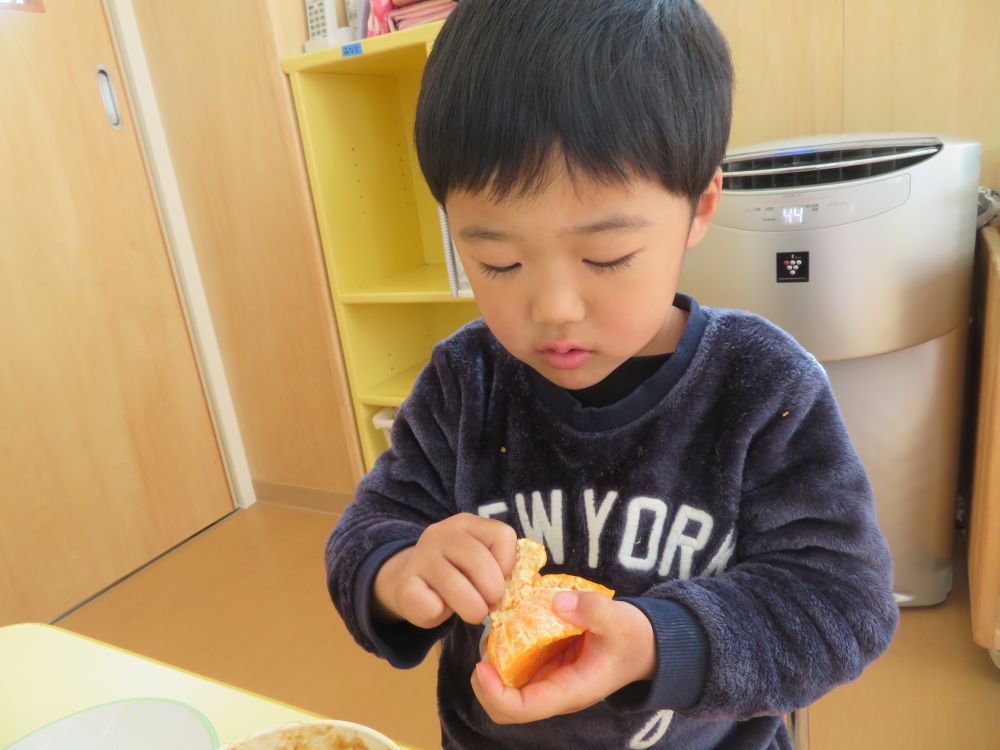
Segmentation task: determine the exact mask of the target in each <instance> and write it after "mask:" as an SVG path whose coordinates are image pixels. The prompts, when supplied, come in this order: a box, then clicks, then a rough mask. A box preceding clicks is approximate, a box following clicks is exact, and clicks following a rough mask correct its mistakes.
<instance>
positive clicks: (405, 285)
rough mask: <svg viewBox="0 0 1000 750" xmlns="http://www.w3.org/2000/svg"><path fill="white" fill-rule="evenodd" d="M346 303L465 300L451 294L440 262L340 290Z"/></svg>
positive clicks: (342, 299) (465, 300)
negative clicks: (348, 289)
mask: <svg viewBox="0 0 1000 750" xmlns="http://www.w3.org/2000/svg"><path fill="white" fill-rule="evenodd" d="M339 296H340V301H341V302H342V303H344V304H345V305H354V304H369V303H373V302H374V303H385V302H390V303H392V302H395V303H406V302H468V301H469V298H466V297H454V296H452V294H451V289H450V287H449V286H448V273H447V272H446V271H445V268H444V266H443V265H424V266H420V267H418V268H414V269H411V270H409V271H405V272H404V273H400V274H397V275H395V276H390V277H389V278H387V279H383V280H381V281H379V282H377V283H373V284H368V285H367V286H365V287H360V288H356V289H351V290H350V291H345V292H341V293H340V295H339Z"/></svg>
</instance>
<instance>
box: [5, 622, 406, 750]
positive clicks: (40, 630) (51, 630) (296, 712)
mask: <svg viewBox="0 0 1000 750" xmlns="http://www.w3.org/2000/svg"><path fill="white" fill-rule="evenodd" d="M15 631H16V632H17V633H18V635H21V634H23V633H24V632H25V631H29V634H30V635H34V634H36V633H37V634H40V635H43V636H44V635H45V634H58V635H59V637H67V638H70V639H76V640H78V641H80V642H83V643H87V644H90V645H91V646H96V647H98V648H102V649H107V650H109V651H110V652H112V653H117V654H120V655H123V656H125V657H128V658H130V659H135V660H138V662H139V663H142V664H148V665H152V666H154V667H156V668H159V669H164V670H167V671H168V672H167V673H175V674H179V675H181V676H183V677H186V678H189V679H191V680H194V681H196V682H200V683H205V684H207V685H211V686H213V687H215V688H221V689H223V690H226V691H230V692H233V693H236V694H238V695H242V696H245V697H246V698H249V699H252V700H254V701H261V702H263V703H266V704H270V705H271V706H273V707H275V708H278V709H281V710H283V711H285V712H287V713H288V714H290V715H291V716H289V717H288V722H289V723H290V722H294V721H314V720H323V719H328V718H330V717H327V716H323V715H321V714H317V713H315V712H313V711H308V710H306V709H303V708H300V707H298V706H293V705H291V704H289V703H285V702H284V701H280V700H276V699H274V698H269V697H267V696H265V695H261V694H259V693H255V692H253V691H251V690H245V689H244V688H241V687H238V686H236V685H231V684H229V683H226V682H222V681H221V680H216V679H214V678H212V677H207V676H205V675H202V674H198V673H197V672H192V671H190V670H187V669H183V668H181V667H177V666H174V665H173V664H169V663H167V662H163V661H160V660H159V659H154V658H152V657H149V656H144V655H143V654H139V653H136V652H134V651H130V650H128V649H125V648H120V647H118V646H115V645H113V644H110V643H107V642H105V641H101V640H98V639H96V638H91V637H90V636H86V635H83V634H81V633H76V632H73V631H72V630H67V629H65V628H60V627H58V626H56V625H48V624H44V623H18V624H14V625H5V626H2V627H0V649H2V645H3V635H5V634H10V633H11V632H15ZM2 687H3V674H0V688H2ZM0 695H2V692H0ZM135 697H146V696H140V695H136V696H135ZM112 700H114V699H112ZM177 700H179V699H177ZM106 702H108V701H105V700H103V699H101V700H97V701H95V703H94V705H101V704H103V703H106ZM182 702H185V701H182ZM186 702H187V703H188V705H191V706H192V707H193V708H195V709H197V710H198V711H199V712H201V713H202V714H204V715H205V716H206V717H207V718H208V720H209V721H211V722H212V725H213V728H214V729H215V730H216V731H217V733H218V734H219V741H220V743H222V744H223V745H224V744H227V743H229V742H233V741H235V740H236V739H239V737H229V736H226V735H224V734H223V732H221V731H219V727H218V726H217V725H216V723H215V720H214V719H216V718H217V717H213V716H210V715H209V712H208V711H206V710H204V708H203V707H202V706H199V705H197V703H194V702H191V701H186ZM75 712H76V711H75V710H69V711H66V710H57V711H55V714H56V715H52V716H51V717H49V718H48V720H47V721H45V722H44V723H41V724H38V725H37V726H33V727H31V728H29V729H28V731H26V732H24V731H17V732H15V733H14V734H13V735H12V736H10V737H4V732H3V730H4V729H5V727H3V726H0V747H7V746H8V745H9V744H11V743H13V742H17V741H18V740H20V739H22V738H23V737H25V736H27V735H29V734H31V732H34V731H37V730H38V729H41V728H42V727H44V726H46V725H47V724H49V723H51V722H52V721H56V720H58V719H61V718H63V717H64V716H68V715H70V714H72V713H75ZM267 728H268V727H266V726H265V727H260V728H259V729H257V730H254V731H262V730H264V729H267ZM22 729H23V727H22ZM373 729H377V727H373ZM252 733H253V732H248V733H247V734H252ZM397 744H398V745H399V746H400V747H401V748H403V750H418V748H415V747H413V746H412V745H406V744H404V743H401V742H398V741H397Z"/></svg>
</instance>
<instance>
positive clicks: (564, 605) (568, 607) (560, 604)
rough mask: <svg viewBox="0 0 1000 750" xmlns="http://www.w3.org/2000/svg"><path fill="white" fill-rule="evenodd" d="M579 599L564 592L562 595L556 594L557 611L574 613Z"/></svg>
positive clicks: (572, 594)
mask: <svg viewBox="0 0 1000 750" xmlns="http://www.w3.org/2000/svg"><path fill="white" fill-rule="evenodd" d="M578 601H579V597H578V596H577V595H576V594H574V593H572V592H570V591H564V592H562V593H560V594H556V598H555V599H554V601H553V603H554V604H555V605H556V608H557V609H561V610H562V611H563V612H572V611H574V610H575V609H576V605H577V602H578Z"/></svg>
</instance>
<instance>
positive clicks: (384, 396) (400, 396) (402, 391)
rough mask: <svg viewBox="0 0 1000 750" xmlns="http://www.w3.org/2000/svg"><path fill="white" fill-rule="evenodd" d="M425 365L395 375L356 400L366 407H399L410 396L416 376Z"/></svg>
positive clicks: (415, 366)
mask: <svg viewBox="0 0 1000 750" xmlns="http://www.w3.org/2000/svg"><path fill="white" fill-rule="evenodd" d="M426 365H427V363H426V362H421V363H420V364H418V365H414V366H413V367H410V368H407V369H406V370H403V371H402V372H400V373H397V374H396V375H394V376H393V377H391V378H389V379H388V380H386V381H384V382H382V383H379V384H378V385H377V386H375V387H374V388H371V389H369V390H367V391H365V392H364V393H362V394H361V395H360V397H359V399H358V400H359V401H361V403H363V404H367V405H368V406H399V405H400V404H402V403H403V400H404V399H405V398H406V397H407V396H408V395H410V391H411V390H413V384H414V383H415V382H416V380H417V376H418V375H419V374H420V371H421V370H423V369H424V367H425V366H426Z"/></svg>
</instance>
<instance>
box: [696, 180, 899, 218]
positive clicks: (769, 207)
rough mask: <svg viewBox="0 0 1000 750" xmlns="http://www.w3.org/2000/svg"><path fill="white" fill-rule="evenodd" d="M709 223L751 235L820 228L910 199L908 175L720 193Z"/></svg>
mask: <svg viewBox="0 0 1000 750" xmlns="http://www.w3.org/2000/svg"><path fill="white" fill-rule="evenodd" d="M722 196H723V197H722V200H721V201H719V208H718V211H717V212H716V215H715V220H714V222H713V223H715V224H719V225H720V226H724V227H729V228H730V229H746V230H750V231H756V232H798V231H802V230H809V229H822V228H824V227H835V226H840V225H842V224H851V223H853V222H855V221H862V220H864V219H868V218H871V217H872V216H877V215H879V214H882V213H885V212H886V211H889V210H891V209H893V208H896V207H897V206H901V205H903V204H904V203H906V201H907V200H908V199H909V197H910V177H909V175H905V174H904V175H897V176H895V177H888V178H884V179H881V180H875V181H870V182H863V181H861V182H858V183H855V184H850V185H846V186H840V187H831V188H825V187H821V188H814V189H812V190H803V189H802V188H795V189H789V190H785V191H782V190H764V191H746V192H743V191H739V190H723V191H722Z"/></svg>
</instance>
